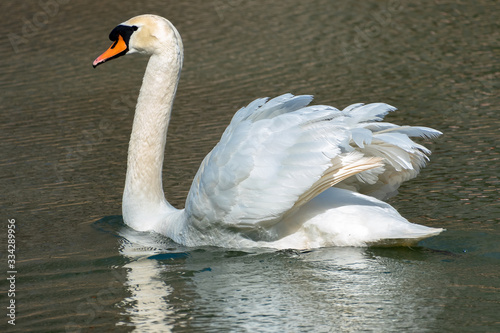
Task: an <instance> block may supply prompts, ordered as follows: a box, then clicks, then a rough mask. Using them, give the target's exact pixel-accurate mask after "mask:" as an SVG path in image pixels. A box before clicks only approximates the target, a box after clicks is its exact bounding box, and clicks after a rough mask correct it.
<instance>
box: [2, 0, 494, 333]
mask: <svg viewBox="0 0 500 333" xmlns="http://www.w3.org/2000/svg"><path fill="white" fill-rule="evenodd" d="M499 9H500V8H499V4H498V2H497V1H451V0H450V1H448V0H439V1H438V0H436V1H413V2H411V3H407V2H403V1H395V0H384V1H365V2H352V1H327V0H316V1H307V2H305V1H286V2H285V1H283V2H278V1H256V0H255V1H239V0H214V1H182V2H180V1H148V2H144V3H142V2H138V1H119V2H118V1H114V2H113V1H107V0H104V1H68V0H46V1H23V2H19V1H2V3H1V4H0V17H1V18H2V23H3V31H4V33H3V37H2V39H1V40H0V66H1V73H2V74H1V77H2V79H1V81H0V91H1V93H0V170H1V174H0V182H1V183H0V185H1V193H0V195H1V200H0V205H1V212H2V216H1V227H0V230H2V231H1V232H0V242H1V244H2V245H1V249H0V260H1V264H0V267H2V269H1V271H0V287H1V290H2V293H1V296H0V303H1V304H0V305H1V306H0V308H2V309H4V310H2V311H3V312H5V314H3V313H2V314H1V316H2V317H3V319H2V320H1V321H0V329H2V330H4V328H7V329H8V330H9V331H22V332H25V331H40V332H46V331H99V332H101V331H130V330H133V329H134V328H136V329H137V330H138V331H141V332H145V331H151V332H160V331H187V332H190V331H196V332H204V331H213V332H229V331H237V332H245V331H247V332H258V331H269V332H285V331H286V332H302V331H315V332H337V331H353V332H354V331H363V330H365V331H366V330H368V331H380V332H382V331H383V332H392V331H394V332H399V331H414V332H421V331H431V332H439V331H461V332H477V331H489V332H494V331H498V330H500V317H499V315H498V314H499V313H500V304H499V303H500V297H499V295H500V293H499V292H500V274H499V267H500V266H499V264H500V245H499V240H500V205H499V184H500V182H499V179H498V174H499V168H498V164H499V157H500V156H499V152H498V144H499V141H500V140H499V139H500V135H499V125H500V118H499V116H498V105H499V101H500V98H499V94H498V88H499V84H498V83H499V61H498V59H499V48H498V45H499V36H500V29H499V23H498V22H499V20H498V13H499ZM144 13H154V14H158V15H162V16H165V17H167V18H168V19H169V20H171V21H172V22H173V23H174V25H175V26H176V27H177V28H178V30H179V31H180V33H181V35H182V37H183V41H184V47H185V62H184V69H183V73H182V78H181V82H180V85H179V90H178V94H177V99H176V103H175V110H174V114H173V117H172V121H171V127H170V129H169V134H168V141H167V148H166V162H165V167H164V187H165V194H166V196H167V198H168V199H169V201H170V202H171V203H172V204H174V205H175V206H177V207H179V208H180V207H182V206H183V202H184V199H185V197H186V194H187V191H188V189H189V186H190V183H191V179H192V177H193V175H194V173H195V172H196V170H197V167H198V165H199V163H200V162H201V160H202V159H203V157H204V155H205V154H206V153H207V152H208V151H210V149H211V147H213V145H214V144H215V143H216V142H217V140H218V138H219V136H220V135H221V133H222V131H223V130H224V128H225V126H226V125H227V124H228V122H229V120H230V119H231V117H232V115H233V113H234V112H235V111H236V110H237V109H238V108H240V107H241V106H244V105H246V104H248V102H250V101H252V100H253V99H255V98H257V97H263V96H276V95H278V94H282V93H285V92H291V93H294V94H314V95H315V101H316V102H317V103H321V104H331V105H334V106H336V107H339V108H342V107H345V106H347V105H349V104H352V103H355V102H378V101H383V102H386V103H389V104H392V105H394V106H396V107H398V109H399V111H398V112H395V113H393V114H391V115H389V116H388V118H387V119H388V120H390V121H393V122H396V123H400V124H412V125H423V126H430V127H433V128H437V129H439V130H441V131H443V132H444V133H445V134H444V135H443V136H442V137H441V138H440V139H438V140H436V141H435V142H433V143H430V142H429V143H426V145H427V146H428V147H429V148H431V149H432V151H433V155H432V157H431V158H432V160H431V163H430V164H429V166H428V167H427V168H426V169H424V170H423V172H422V174H421V175H420V176H419V178H417V179H415V180H413V181H410V182H408V183H407V184H405V185H404V186H403V187H402V188H401V190H400V194H399V195H398V196H397V197H395V198H393V199H392V200H391V204H393V205H394V206H395V207H396V208H397V209H398V210H399V211H400V212H401V213H402V214H403V215H404V216H405V217H407V218H408V219H410V220H411V221H413V222H416V223H421V224H425V225H429V226H433V227H444V228H446V229H447V230H448V231H446V232H445V233H443V234H442V235H441V236H439V237H435V238H433V239H429V240H426V241H424V242H422V243H421V244H420V247H418V248H411V249H410V248H386V249H381V248H331V249H321V250H315V251H312V252H297V251H280V252H274V251H265V250H256V249H254V250H247V251H231V250H224V249H215V248H199V249H190V248H183V247H180V246H178V245H176V244H175V243H172V242H171V241H170V240H168V239H165V238H163V237H159V236H155V235H150V234H141V233H137V232H134V231H132V230H129V229H127V228H125V227H124V226H123V222H122V220H121V217H120V216H118V215H119V214H120V213H121V195H122V190H123V183H124V179H125V167H126V152H127V144H128V136H129V134H130V130H131V124H132V117H133V111H134V106H135V99H136V97H137V94H138V91H139V86H140V83H141V79H142V75H143V73H144V69H145V65H146V59H145V58H144V57H141V56H130V57H126V58H121V59H119V60H115V61H112V62H110V63H109V64H106V65H105V66H101V67H99V68H97V69H95V70H94V69H92V66H91V64H92V61H93V60H94V59H95V58H96V56H98V55H99V54H100V53H101V52H103V51H104V50H105V49H106V48H107V47H108V46H109V44H110V42H109V40H108V39H107V36H108V33H109V31H110V30H111V29H112V28H113V27H114V26H116V25H117V24H118V23H120V22H123V21H125V20H127V19H128V18H130V17H132V16H135V15H138V14H144ZM8 219H15V224H16V234H15V236H16V252H15V255H16V266H15V268H16V270H17V273H16V296H15V301H16V311H17V313H16V325H15V326H12V325H8V324H7V320H8V317H7V316H6V314H7V310H6V307H7V306H8V304H9V303H8V302H9V301H10V300H11V299H14V298H12V297H8V295H7V291H8V289H9V286H10V285H9V283H8V281H7V280H6V278H7V277H8V273H7V271H8V270H9V268H8V266H7V263H8V262H7V260H8V254H9V253H8V252H7V239H8V224H9V223H8Z"/></svg>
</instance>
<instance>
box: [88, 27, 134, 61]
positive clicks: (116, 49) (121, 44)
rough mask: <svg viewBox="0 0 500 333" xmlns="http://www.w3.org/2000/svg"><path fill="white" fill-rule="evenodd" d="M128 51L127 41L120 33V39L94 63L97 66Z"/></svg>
mask: <svg viewBox="0 0 500 333" xmlns="http://www.w3.org/2000/svg"><path fill="white" fill-rule="evenodd" d="M127 51H128V46H127V43H125V41H124V40H123V37H122V36H121V35H118V40H117V41H115V42H114V43H113V45H111V46H110V47H109V49H107V50H106V52H104V53H103V54H101V55H100V56H99V57H97V59H96V60H94V63H93V64H92V65H93V66H94V68H95V67H97V65H100V64H102V63H104V62H106V61H108V60H111V59H114V58H118V57H119V56H122V55H124V54H125V53H126V52H127Z"/></svg>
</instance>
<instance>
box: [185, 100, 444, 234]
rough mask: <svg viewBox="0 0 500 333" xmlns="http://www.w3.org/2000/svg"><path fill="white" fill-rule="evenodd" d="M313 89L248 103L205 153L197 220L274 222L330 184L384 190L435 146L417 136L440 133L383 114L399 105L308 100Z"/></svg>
mask: <svg viewBox="0 0 500 333" xmlns="http://www.w3.org/2000/svg"><path fill="white" fill-rule="evenodd" d="M311 100H312V96H308V95H305V96H293V95H291V94H285V95H281V96H279V97H276V98H274V99H271V100H268V99H267V98H261V99H257V100H255V101H253V102H252V103H250V104H249V105H248V106H247V107H244V108H241V109H240V110H239V111H238V112H237V113H236V114H235V115H234V117H233V119H232V120H231V123H230V125H229V126H228V127H227V129H226V130H225V131H224V133H223V135H222V137H221V139H220V141H219V143H218V144H217V145H216V146H215V147H214V149H213V150H212V151H211V152H210V153H209V154H208V155H207V156H206V157H205V159H204V160H203V162H202V164H201V166H200V169H199V170H198V173H197V174H196V176H195V178H194V181H193V185H192V186H191V189H190V191H189V194H188V198H187V200H186V205H185V207H186V213H187V214H188V215H189V218H190V219H191V220H193V221H194V225H196V226H197V227H200V228H202V227H203V226H204V225H207V224H213V223H222V224H225V225H229V226H232V227H235V228H240V229H244V228H249V229H255V228H263V227H269V226H272V225H274V224H276V223H278V222H279V221H280V220H282V219H283V218H284V217H285V216H286V215H288V214H291V213H293V212H294V210H295V209H297V208H299V207H301V206H302V205H303V204H304V203H306V202H308V201H309V200H311V199H312V198H314V197H315V196H317V195H318V194H320V193H321V192H323V191H324V190H326V189H327V188H329V187H331V186H338V187H342V188H347V189H350V190H353V191H359V192H363V193H367V194H371V195H373V196H376V197H378V198H382V197H386V196H388V195H390V194H391V193H394V192H395V191H396V190H397V188H398V187H399V185H400V184H401V183H402V182H403V181H405V180H408V179H411V178H413V177H415V176H416V175H417V174H418V172H419V170H420V168H421V167H422V166H423V165H424V164H425V162H426V159H427V154H429V153H430V151H429V150H428V149H426V148H425V147H423V146H422V145H419V144H417V143H415V142H414V141H413V140H411V139H410V137H415V136H417V137H424V138H433V137H436V136H438V135H439V134H441V133H440V132H439V131H436V130H434V129H431V128H427V127H410V126H398V125H395V124H391V123H386V122H381V120H382V119H383V117H384V116H385V115H386V114H387V113H388V112H390V111H394V110H395V108H394V107H392V106H390V105H387V104H383V103H373V104H368V105H364V104H353V105H350V106H348V107H347V108H345V109H344V110H342V111H339V110H338V109H336V108H334V107H331V106H325V105H312V106H308V104H309V103H310V102H311Z"/></svg>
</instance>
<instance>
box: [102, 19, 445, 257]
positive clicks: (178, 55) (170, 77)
mask: <svg viewBox="0 0 500 333" xmlns="http://www.w3.org/2000/svg"><path fill="white" fill-rule="evenodd" d="M109 39H110V40H111V41H112V42H113V44H112V45H111V46H110V48H109V49H108V50H107V51H105V52H104V53H103V54H102V55H100V56H99V57H97V58H96V59H95V61H94V62H93V66H94V68H95V67H96V66H98V65H100V64H103V63H105V62H107V61H109V60H111V59H115V58H118V57H120V56H123V55H127V54H133V53H142V54H146V55H148V56H149V62H148V65H147V68H146V72H145V74H144V79H143V83H142V87H141V89H140V93H139V97H138V100H137V105H136V111H135V115H134V121H133V126H132V133H131V137H130V142H129V149H128V160H127V173H126V179H125V188H124V192H123V201H122V214H123V220H124V222H125V224H127V225H128V226H129V227H131V228H133V229H136V230H138V231H149V232H157V233H160V234H163V235H165V236H167V237H169V238H170V239H172V240H173V241H175V242H177V243H179V244H182V245H185V246H217V247H230V248H251V247H268V248H274V249H287V248H292V249H311V248H318V247H328V246H370V245H373V244H389V245H407V244H414V243H416V242H418V241H419V240H421V239H424V238H427V237H431V236H435V235H437V234H439V233H440V232H442V231H443V229H441V228H431V227H427V226H422V225H418V224H414V223H411V222H409V221H408V220H406V219H405V218H404V217H402V216H401V215H400V214H399V213H398V212H397V211H396V209H394V208H393V207H392V206H390V205H389V204H387V203H385V202H384V201H383V200H386V199H387V198H389V197H390V196H393V195H395V194H396V193H397V189H398V187H399V186H400V184H401V183H402V182H404V181H407V180H409V179H412V178H414V177H416V176H417V174H418V173H419V171H420V169H421V168H422V167H423V166H424V165H425V164H426V161H427V160H428V156H427V155H429V154H430V151H429V150H428V149H427V148H425V147H424V146H422V145H420V144H418V143H416V142H414V141H413V140H412V139H410V137H424V138H435V137H437V136H438V135H440V134H442V133H441V132H439V131H437V130H435V129H432V128H428V127H415V126H398V125H395V124H392V123H389V122H383V121H382V120H383V117H384V116H385V115H386V114H387V113H388V112H390V111H394V110H395V108H394V107H392V106H390V105H388V104H384V103H372V104H367V105H364V104H361V103H359V104H353V105H350V106H348V107H346V108H345V109H343V110H339V109H336V108H334V107H332V106H326V105H310V102H311V101H312V96H309V95H301V96H294V95H292V94H289V93H288V94H284V95H281V96H278V97H276V98H272V99H268V98H259V99H256V100H255V101H253V102H251V103H250V104H248V105H247V106H246V107H243V108H241V109H240V110H239V111H237V112H236V113H235V115H234V116H233V118H232V120H231V122H230V124H229V126H228V127H227V128H226V130H225V131H224V133H223V134H222V137H221V139H220V141H219V142H218V143H217V145H216V146H215V147H214V148H213V149H212V151H211V152H210V153H209V154H208V155H207V156H206V157H205V158H204V160H203V162H202V163H201V166H200V168H199V170H198V172H197V173H196V175H195V177H194V180H193V183H192V185H191V188H190V190H189V193H188V195H187V198H186V202H185V206H184V208H183V209H177V208H175V207H173V206H172V205H171V204H169V203H168V202H167V200H166V199H165V196H164V192H163V188H162V166H163V160H164V151H165V143H166V137H167V128H168V124H169V120H170V114H171V112H172V105H173V102H174V96H175V93H176V90H177V85H178V81H179V76H180V72H181V67H182V63H183V43H182V39H181V36H180V34H179V32H178V31H177V29H176V28H175V27H174V26H173V24H172V23H170V21H168V20H167V19H165V18H163V17H160V16H156V15H140V16H136V17H133V18H131V19H130V20H128V21H125V22H123V23H121V24H119V25H118V26H116V27H115V28H114V29H113V30H112V31H111V33H110V34H109Z"/></svg>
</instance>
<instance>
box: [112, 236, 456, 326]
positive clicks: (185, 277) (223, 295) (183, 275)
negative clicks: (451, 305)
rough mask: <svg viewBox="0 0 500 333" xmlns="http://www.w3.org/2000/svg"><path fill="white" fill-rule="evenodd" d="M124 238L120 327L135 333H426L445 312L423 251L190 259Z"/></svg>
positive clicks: (205, 253) (201, 253)
mask: <svg viewBox="0 0 500 333" xmlns="http://www.w3.org/2000/svg"><path fill="white" fill-rule="evenodd" d="M120 235H121V236H122V237H123V239H122V246H121V249H120V252H121V254H122V255H123V256H124V257H126V258H127V259H128V260H130V261H129V262H128V263H127V264H126V265H125V266H124V267H125V268H127V281H126V283H125V287H126V288H127V290H128V293H129V297H127V298H126V299H125V300H124V301H123V303H122V308H123V312H122V313H123V315H124V317H125V318H124V319H123V320H122V321H121V322H120V323H119V325H127V326H134V327H135V331H137V332H170V331H172V330H173V329H174V328H179V327H184V328H186V329H191V330H195V331H196V330H201V331H204V330H209V331H210V330H218V329H221V328H225V329H228V330H231V331H249V332H255V331H261V330H263V329H269V328H270V327H273V328H276V329H277V330H278V331H289V330H294V329H298V328H301V329H304V330H314V331H318V332H323V331H325V332H329V331H331V330H342V331H359V330H366V329H373V328H376V327H379V328H382V327H383V328H384V330H387V331H391V330H408V329H415V328H418V329H419V330H426V329H431V328H432V323H433V322H434V320H435V318H436V317H437V316H438V315H439V313H441V311H442V309H443V305H442V304H441V303H440V302H441V300H442V299H443V297H440V296H443V294H440V292H441V293H444V292H445V291H444V289H445V288H444V286H445V284H446V281H442V280H441V279H440V273H439V270H436V269H434V268H435V267H430V264H429V262H428V261H425V260H422V259H423V258H424V257H425V256H426V254H425V253H423V252H422V251H419V250H416V251H413V250H410V249H392V250H391V249H367V248H330V249H320V250H315V251H308V252H300V251H271V250H262V249H259V250H248V251H240V250H238V251H230V250H227V249H217V248H205V249H190V250H189V253H188V252H185V251H183V250H186V249H179V248H178V247H177V248H174V247H176V246H177V245H175V244H174V243H171V242H170V241H169V240H168V239H166V238H163V237H162V236H159V235H154V234H150V233H140V232H137V231H134V230H132V229H129V228H123V229H122V230H121V231H120ZM431 266H432V265H431Z"/></svg>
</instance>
